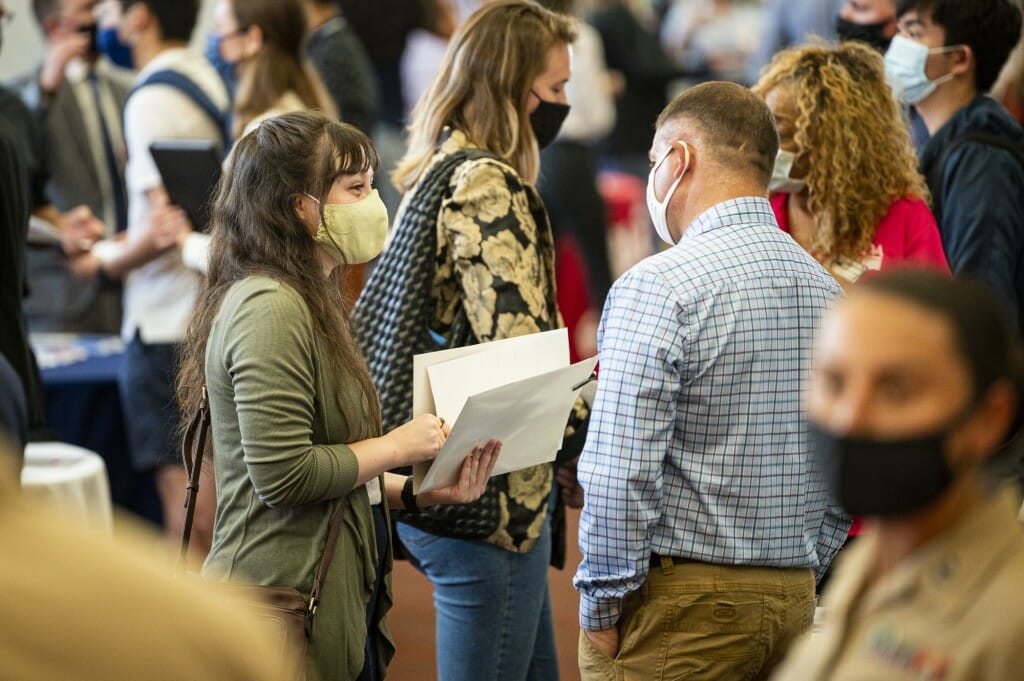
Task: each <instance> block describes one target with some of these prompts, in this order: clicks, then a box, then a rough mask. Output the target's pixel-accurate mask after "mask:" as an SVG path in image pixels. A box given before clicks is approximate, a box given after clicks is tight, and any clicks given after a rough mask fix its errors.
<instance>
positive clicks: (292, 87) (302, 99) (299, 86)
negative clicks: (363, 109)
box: [207, 0, 336, 137]
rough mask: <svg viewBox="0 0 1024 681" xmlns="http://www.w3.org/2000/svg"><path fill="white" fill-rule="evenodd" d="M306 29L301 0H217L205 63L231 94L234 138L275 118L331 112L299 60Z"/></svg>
mask: <svg viewBox="0 0 1024 681" xmlns="http://www.w3.org/2000/svg"><path fill="white" fill-rule="evenodd" d="M306 28H307V25H306V9H305V7H304V6H303V4H302V0H218V2H217V7H216V9H215V15H214V32H213V35H211V36H210V42H209V43H208V44H207V58H208V59H210V61H211V62H212V63H213V64H214V65H215V66H216V67H217V70H218V71H219V72H220V74H221V77H223V78H224V80H225V82H227V83H228V86H229V88H230V89H232V90H233V97H234V117H233V120H232V134H233V135H234V136H235V137H239V136H241V135H242V134H244V133H246V132H248V131H249V130H251V129H252V127H253V126H254V125H255V124H256V123H258V122H259V121H261V120H263V119H265V118H269V117H271V116H274V115H277V114H282V113H288V112H290V111H302V110H310V109H317V110H320V111H323V112H325V113H328V114H330V115H334V114H335V113H336V111H335V110H334V105H333V102H332V101H331V99H330V96H329V95H328V94H327V91H326V90H325V89H324V87H323V84H322V83H321V82H320V79H319V77H318V76H317V75H316V72H315V71H314V70H313V69H312V67H311V66H310V65H309V64H308V63H307V62H306V60H305V58H304V56H303V52H302V46H303V40H304V39H305V36H306Z"/></svg>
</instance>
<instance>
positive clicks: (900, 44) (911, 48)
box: [885, 35, 961, 106]
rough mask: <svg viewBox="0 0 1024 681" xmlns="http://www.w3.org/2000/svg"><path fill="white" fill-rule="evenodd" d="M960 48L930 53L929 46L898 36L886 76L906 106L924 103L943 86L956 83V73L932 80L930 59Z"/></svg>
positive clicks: (888, 57) (889, 53)
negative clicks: (928, 72)
mask: <svg viewBox="0 0 1024 681" xmlns="http://www.w3.org/2000/svg"><path fill="white" fill-rule="evenodd" d="M960 47H961V46H960V45H950V46H947V47H936V48H931V49H929V48H928V46H927V45H922V44H921V43H919V42H917V41H915V40H911V39H910V38H904V37H903V36H901V35H897V36H895V37H894V38H893V39H892V44H891V45H889V49H888V50H887V51H886V53H885V76H886V80H888V81H889V86H890V87H891V88H892V90H893V94H895V95H896V98H897V99H898V100H900V101H901V102H903V103H904V104H909V105H911V106H913V105H914V104H917V103H918V102H921V101H923V100H924V99H925V98H926V97H928V95H930V94H932V93H933V92H935V90H936V89H937V88H938V87H939V86H940V85H942V84H943V83H945V82H947V81H950V80H952V79H953V77H954V74H953V73H947V74H946V75H944V76H942V77H941V78H936V79H935V80H929V79H928V76H927V74H926V73H925V67H926V65H927V63H928V56H929V55H932V54H945V53H947V52H952V51H953V50H958V49H960Z"/></svg>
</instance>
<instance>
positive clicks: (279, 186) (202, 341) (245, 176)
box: [177, 112, 380, 440]
mask: <svg viewBox="0 0 1024 681" xmlns="http://www.w3.org/2000/svg"><path fill="white" fill-rule="evenodd" d="M379 164H380V159H379V157H378V156H377V152H376V150H375V149H374V148H373V145H372V144H371V143H370V140H369V139H368V138H367V137H366V135H364V134H363V133H362V132H360V131H359V129H357V128H355V127H353V126H351V125H347V124H344V123H339V122H337V121H334V120H332V119H330V118H328V117H326V116H324V115H323V114H319V113H312V112H297V113H291V114H286V115H283V116H278V117H276V118H271V119H268V120H266V121H264V122H263V123H261V124H260V126H259V127H258V128H257V129H255V130H253V131H252V132H250V133H249V134H248V135H246V136H245V137H243V138H242V139H241V140H239V141H238V143H237V144H236V145H235V147H234V150H233V151H232V155H231V159H230V168H228V171H227V172H225V173H224V176H223V178H222V180H221V183H220V186H219V188H218V190H217V198H216V201H215V204H214V207H213V217H212V220H211V225H212V237H211V243H210V266H209V272H208V275H207V277H206V281H205V282H204V284H203V287H202V290H201V292H200V294H199V298H198V300H199V302H198V304H197V306H196V309H195V312H194V313H193V315H192V319H191V322H190V323H189V326H188V331H187V333H186V336H185V343H184V347H183V352H182V361H181V367H180V371H179V373H178V385H177V392H178V402H179V404H180V405H181V408H182V413H184V414H191V413H193V411H194V410H195V408H196V406H197V405H198V404H199V400H200V395H201V394H202V388H203V385H205V383H206V377H205V374H206V371H205V367H206V343H207V339H208V338H209V336H210V330H211V328H212V327H213V323H214V320H215V319H216V318H217V314H218V312H219V311H220V306H221V303H222V302H223V300H224V296H225V295H227V292H228V291H229V290H230V289H231V287H232V286H233V285H234V284H235V283H236V282H238V281H241V280H242V279H245V278H246V277H251V276H255V275H260V276H265V277H269V278H271V279H274V280H276V281H279V282H281V283H282V284H285V285H287V286H289V287H291V288H292V289H294V290H295V292H296V293H298V294H299V296H300V297H301V298H302V300H303V301H304V302H305V303H306V306H307V307H308V308H309V314H310V317H311V318H312V322H313V332H314V335H315V339H316V346H317V348H318V349H319V350H320V352H321V353H322V355H321V356H323V357H325V358H326V361H327V364H328V365H329V366H328V368H329V369H330V370H331V371H333V373H334V375H336V376H348V377H350V378H351V379H352V380H354V381H355V382H356V384H357V385H358V386H359V388H360V391H361V393H362V396H363V400H364V403H365V405H366V407H367V411H368V413H369V414H371V417H370V419H369V420H368V421H367V422H364V423H362V424H359V423H353V424H352V427H353V434H354V436H355V439H356V440H361V439H366V438H368V437H374V436H376V435H378V434H379V433H380V405H379V402H378V398H377V392H376V390H375V388H374V386H373V381H372V380H371V378H370V373H369V370H368V369H367V366H366V361H365V360H364V359H363V356H362V355H361V354H360V352H359V350H358V348H357V346H356V343H355V340H354V338H353V335H352V331H351V329H350V326H349V321H348V319H347V316H346V314H345V306H344V302H343V300H342V296H341V277H342V266H341V265H339V266H338V267H337V268H335V270H334V271H333V272H332V274H331V276H330V277H325V276H324V272H323V268H322V266H321V264H320V260H319V258H318V256H317V246H316V243H315V241H314V238H313V234H311V233H310V229H309V227H308V226H307V225H306V224H305V223H303V221H302V220H301V219H300V218H299V216H298V215H297V214H296V212H295V210H294V200H295V196H296V194H299V193H303V192H305V193H308V194H310V195H311V196H315V197H318V198H319V199H320V201H321V217H323V215H322V210H323V208H322V207H323V206H324V205H325V204H326V203H327V194H328V193H329V192H330V188H331V185H332V184H333V183H334V180H335V178H337V177H338V176H340V175H351V174H355V173H360V172H364V171H366V170H368V169H376V168H377V166H378V165H379ZM336 399H337V400H338V404H339V406H340V402H341V396H340V395H338V396H336Z"/></svg>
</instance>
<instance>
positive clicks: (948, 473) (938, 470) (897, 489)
mask: <svg viewBox="0 0 1024 681" xmlns="http://www.w3.org/2000/svg"><path fill="white" fill-rule="evenodd" d="M960 423H963V420H962V419H961V418H958V419H956V420H955V422H954V425H952V426H948V427H946V428H943V429H942V430H941V431H939V432H937V433H934V434H932V435H927V436H923V437H914V438H906V439H903V440H875V439H869V438H854V437H846V436H842V435H835V434H833V433H831V432H829V431H827V430H825V429H824V428H823V427H821V426H819V425H817V424H814V423H811V424H810V435H811V453H812V456H813V457H814V460H815V462H816V463H817V465H818V466H819V468H820V470H821V471H822V472H823V473H824V474H825V479H826V481H827V483H828V487H829V489H830V490H831V492H832V497H833V500H834V501H835V502H836V503H838V504H839V505H840V506H841V507H842V508H843V510H845V511H846V512H847V513H849V514H850V515H865V516H877V517H898V516H905V515H910V514H911V513H913V512H915V511H919V510H921V509H923V508H925V507H927V506H929V505H930V504H932V503H934V502H935V501H936V500H937V499H938V498H939V497H941V496H942V494H943V493H944V492H945V491H946V490H947V489H948V488H949V486H950V484H951V483H952V482H953V477H954V475H953V470H952V469H951V468H950V466H949V462H948V461H946V440H947V439H948V436H949V433H950V432H951V431H952V430H953V429H954V428H955V427H956V426H957V425H959V424H960Z"/></svg>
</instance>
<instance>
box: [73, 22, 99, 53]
mask: <svg viewBox="0 0 1024 681" xmlns="http://www.w3.org/2000/svg"><path fill="white" fill-rule="evenodd" d="M78 32H79V33H81V34H82V35H84V36H85V37H87V38H88V39H89V52H88V54H89V55H90V56H96V55H98V54H99V53H100V51H99V47H97V40H96V36H97V34H98V33H99V26H97V25H96V24H90V25H88V26H79V27H78Z"/></svg>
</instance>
